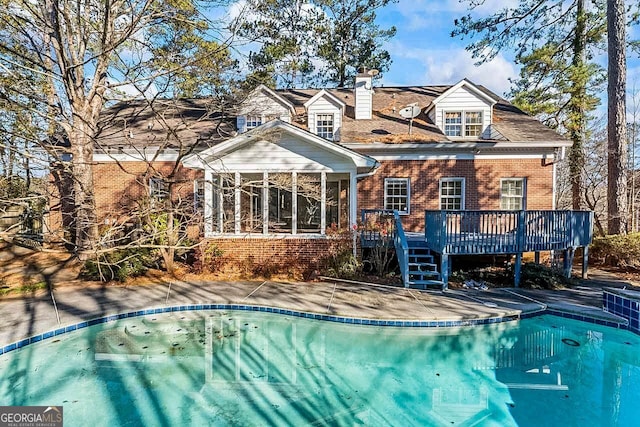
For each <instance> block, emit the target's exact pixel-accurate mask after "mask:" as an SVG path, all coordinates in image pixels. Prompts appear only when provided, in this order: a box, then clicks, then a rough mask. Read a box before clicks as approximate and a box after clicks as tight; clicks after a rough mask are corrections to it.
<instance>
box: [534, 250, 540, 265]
mask: <svg viewBox="0 0 640 427" xmlns="http://www.w3.org/2000/svg"><path fill="white" fill-rule="evenodd" d="M533 261H534V262H535V263H536V264H540V251H535V253H534V254H533Z"/></svg>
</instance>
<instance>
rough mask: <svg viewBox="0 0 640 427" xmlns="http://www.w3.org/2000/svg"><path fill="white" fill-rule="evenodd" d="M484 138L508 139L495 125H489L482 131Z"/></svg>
mask: <svg viewBox="0 0 640 427" xmlns="http://www.w3.org/2000/svg"><path fill="white" fill-rule="evenodd" d="M482 139H495V140H498V141H508V139H507V138H505V137H504V136H503V135H502V134H501V133H500V132H498V130H497V129H495V128H494V127H493V125H489V126H487V127H486V128H485V129H484V132H483V133H482Z"/></svg>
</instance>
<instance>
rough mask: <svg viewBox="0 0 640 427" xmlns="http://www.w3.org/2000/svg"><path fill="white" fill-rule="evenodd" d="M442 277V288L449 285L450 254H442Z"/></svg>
mask: <svg viewBox="0 0 640 427" xmlns="http://www.w3.org/2000/svg"><path fill="white" fill-rule="evenodd" d="M440 277H441V278H442V290H443V291H444V290H445V289H447V288H448V287H449V254H446V253H443V254H442V255H440Z"/></svg>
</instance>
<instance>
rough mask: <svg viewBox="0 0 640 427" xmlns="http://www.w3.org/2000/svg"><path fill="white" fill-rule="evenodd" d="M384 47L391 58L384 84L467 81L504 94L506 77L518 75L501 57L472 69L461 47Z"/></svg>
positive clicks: (509, 63)
mask: <svg viewBox="0 0 640 427" xmlns="http://www.w3.org/2000/svg"><path fill="white" fill-rule="evenodd" d="M387 48H388V50H389V52H390V53H391V55H392V57H393V59H394V62H393V64H392V66H391V67H392V69H391V72H392V73H391V74H392V76H394V77H393V78H392V79H393V80H394V81H387V80H386V78H383V83H384V84H385V85H427V84H454V83H457V82H458V81H460V80H462V79H463V78H468V79H469V80H471V81H472V82H474V83H477V84H481V85H484V86H486V87H487V88H488V89H490V90H492V91H493V92H495V93H497V94H499V95H504V94H505V93H506V92H508V91H509V89H510V83H509V78H514V77H517V75H518V70H517V68H516V66H515V64H513V63H512V62H510V61H508V60H507V59H505V57H504V56H502V55H498V56H496V57H495V58H494V59H493V60H492V61H491V62H489V63H486V64H483V65H481V66H476V65H474V63H475V60H474V59H473V58H471V54H470V53H469V52H467V51H466V50H464V49H463V48H461V47H452V48H451V49H422V48H414V47H408V46H404V45H402V44H401V43H398V42H395V43H391V44H390V45H389V46H388V47H387ZM394 68H395V69H402V70H403V73H402V74H398V73H397V72H396V73H394V72H393V71H394ZM390 80H391V79H390Z"/></svg>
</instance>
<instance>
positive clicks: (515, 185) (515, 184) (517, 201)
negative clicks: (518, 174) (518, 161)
mask: <svg viewBox="0 0 640 427" xmlns="http://www.w3.org/2000/svg"><path fill="white" fill-rule="evenodd" d="M524 208H525V180H524V178H505V179H501V180H500V209H504V210H515V211H517V210H522V209H524Z"/></svg>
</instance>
